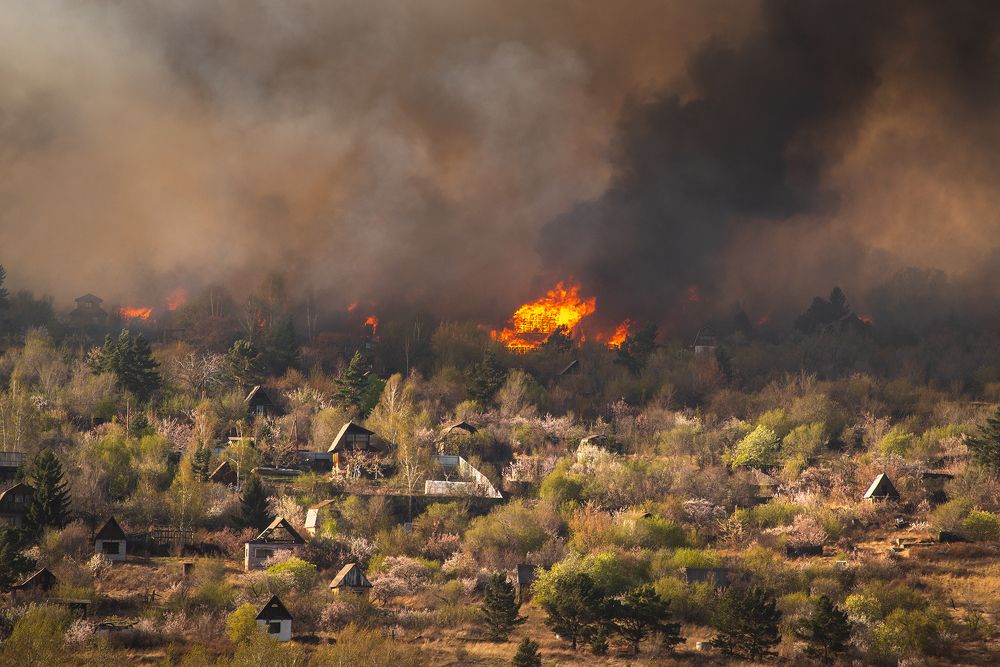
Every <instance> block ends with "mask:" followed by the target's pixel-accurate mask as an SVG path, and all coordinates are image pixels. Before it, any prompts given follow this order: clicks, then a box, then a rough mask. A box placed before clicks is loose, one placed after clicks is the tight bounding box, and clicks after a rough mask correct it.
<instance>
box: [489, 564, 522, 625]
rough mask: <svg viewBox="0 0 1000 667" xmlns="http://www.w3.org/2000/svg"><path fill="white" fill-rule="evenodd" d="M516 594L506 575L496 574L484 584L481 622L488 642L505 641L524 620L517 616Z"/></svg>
mask: <svg viewBox="0 0 1000 667" xmlns="http://www.w3.org/2000/svg"><path fill="white" fill-rule="evenodd" d="M518 607H519V605H518V604H517V594H516V593H515V591H514V585H513V584H512V583H510V580H509V579H507V575H505V574H504V573H502V572H496V573H494V574H493V576H492V577H491V578H490V581H489V582H488V583H487V584H486V592H485V596H484V598H483V606H482V612H483V621H484V623H485V624H486V635H487V637H488V638H489V640H490V641H494V642H503V641H507V638H508V637H510V633H511V632H512V631H513V630H514V628H516V627H517V626H518V625H520V624H522V623H524V621H525V620H526V619H525V618H524V617H523V616H519V615H518Z"/></svg>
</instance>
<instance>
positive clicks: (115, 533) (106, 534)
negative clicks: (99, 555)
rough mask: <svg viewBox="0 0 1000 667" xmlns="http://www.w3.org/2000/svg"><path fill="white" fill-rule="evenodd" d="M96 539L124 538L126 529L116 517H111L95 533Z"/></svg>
mask: <svg viewBox="0 0 1000 667" xmlns="http://www.w3.org/2000/svg"><path fill="white" fill-rule="evenodd" d="M94 539H95V540H124V539H125V531H124V530H122V527H121V526H119V525H118V522H117V521H115V518H114V517H111V518H109V519H108V520H107V521H105V522H104V525H103V526H101V529H100V530H98V531H97V533H96V534H95V535H94Z"/></svg>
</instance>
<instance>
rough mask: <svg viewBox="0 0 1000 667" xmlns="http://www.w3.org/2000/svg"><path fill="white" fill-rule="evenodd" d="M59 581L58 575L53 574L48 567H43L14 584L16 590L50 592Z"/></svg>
mask: <svg viewBox="0 0 1000 667" xmlns="http://www.w3.org/2000/svg"><path fill="white" fill-rule="evenodd" d="M57 583H58V581H57V580H56V575H54V574H52V573H51V572H50V571H49V569H48V568H46V567H43V568H42V569H41V570H39V571H38V572H35V573H34V574H33V575H31V576H30V577H28V578H27V579H25V580H24V581H22V582H21V583H19V584H18V585H16V586H14V590H16V591H43V592H48V591H50V590H52V589H53V588H55V585H56V584H57Z"/></svg>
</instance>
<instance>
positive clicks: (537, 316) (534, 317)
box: [492, 282, 597, 352]
mask: <svg viewBox="0 0 1000 667" xmlns="http://www.w3.org/2000/svg"><path fill="white" fill-rule="evenodd" d="M595 310H597V299H595V298H593V297H591V298H589V299H582V298H580V286H579V285H572V286H570V287H566V286H565V285H564V284H563V283H562V282H559V283H557V284H556V286H555V287H554V288H552V289H551V290H549V291H548V293H546V294H545V296H543V297H541V298H540V299H537V300H535V301H532V302H531V303H526V304H524V305H523V306H521V307H520V308H518V309H517V310H516V311H515V312H514V315H513V317H511V319H510V323H511V327H505V328H504V329H503V330H502V331H499V332H497V331H493V332H492V335H493V339H494V340H498V341H500V342H502V343H503V344H504V345H506V346H507V348H508V349H511V350H514V351H516V352H527V351H529V350H534V349H537V348H538V347H539V346H540V345H541V344H542V343H544V342H545V341H546V339H548V337H549V336H551V335H552V334H553V333H554V332H555V330H556V329H558V328H559V327H566V333H567V334H570V335H572V333H573V330H574V329H575V328H576V325H577V324H579V323H580V320H582V319H583V318H585V317H587V316H588V315H590V314H591V313H593V312H594V311H595Z"/></svg>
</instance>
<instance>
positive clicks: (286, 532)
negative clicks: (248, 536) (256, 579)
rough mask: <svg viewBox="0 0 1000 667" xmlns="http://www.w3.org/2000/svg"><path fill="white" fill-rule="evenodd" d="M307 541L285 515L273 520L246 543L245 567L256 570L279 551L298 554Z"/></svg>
mask: <svg viewBox="0 0 1000 667" xmlns="http://www.w3.org/2000/svg"><path fill="white" fill-rule="evenodd" d="M305 543H306V541H305V540H304V539H302V536H301V535H299V534H298V532H296V530H295V529H294V528H292V524H290V523H288V521H287V520H286V519H285V518H284V517H280V516H279V517H278V518H276V519H275V520H274V521H272V522H271V523H270V524H269V525H268V526H267V528H265V529H264V530H262V531H261V532H260V535H258V536H257V537H255V538H253V539H252V540H250V541H249V542H247V543H246V545H245V549H244V557H243V568H244V569H246V570H255V569H257V568H259V567H260V566H261V565H263V563H264V561H266V560H267V559H268V558H271V557H272V556H274V554H275V553H277V552H278V551H290V552H292V553H293V554H297V553H298V552H300V551H301V550H302V547H303V546H305Z"/></svg>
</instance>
